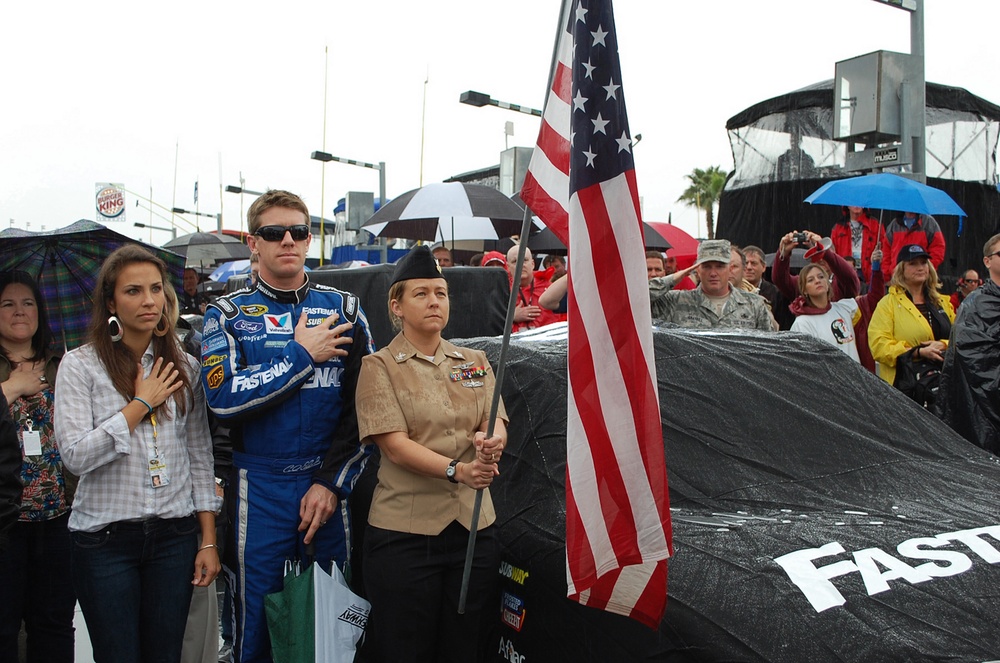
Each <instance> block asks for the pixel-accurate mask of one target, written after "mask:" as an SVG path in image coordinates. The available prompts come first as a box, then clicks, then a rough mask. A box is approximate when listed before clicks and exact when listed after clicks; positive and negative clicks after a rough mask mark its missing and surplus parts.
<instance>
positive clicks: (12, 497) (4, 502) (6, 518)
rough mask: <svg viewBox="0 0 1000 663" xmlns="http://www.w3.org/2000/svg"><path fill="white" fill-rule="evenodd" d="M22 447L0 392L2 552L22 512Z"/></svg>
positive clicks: (0, 535)
mask: <svg viewBox="0 0 1000 663" xmlns="http://www.w3.org/2000/svg"><path fill="white" fill-rule="evenodd" d="M23 490H24V487H23V486H22V485H21V445H20V443H19V442H18V439H17V428H16V427H15V426H14V420H13V419H11V418H10V408H9V407H8V406H7V399H6V398H4V395H3V392H0V550H3V549H4V548H6V547H7V530H8V529H9V528H10V526H11V525H13V524H14V522H15V521H16V520H17V514H18V513H19V512H20V510H21V493H22V491H23Z"/></svg>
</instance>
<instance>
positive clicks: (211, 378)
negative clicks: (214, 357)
mask: <svg viewBox="0 0 1000 663" xmlns="http://www.w3.org/2000/svg"><path fill="white" fill-rule="evenodd" d="M225 376H226V372H225V370H223V368H222V366H216V367H215V368H213V369H212V370H210V371H209V372H208V375H207V376H205V381H206V382H207V383H208V388H209V389H218V388H219V385H221V384H222V380H223V378H224V377H225Z"/></svg>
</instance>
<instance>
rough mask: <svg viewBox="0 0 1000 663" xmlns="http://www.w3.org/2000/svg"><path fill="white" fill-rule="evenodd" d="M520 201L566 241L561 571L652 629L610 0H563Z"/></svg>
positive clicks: (659, 504)
mask: <svg viewBox="0 0 1000 663" xmlns="http://www.w3.org/2000/svg"><path fill="white" fill-rule="evenodd" d="M560 26H561V29H560V31H559V36H558V37H557V42H556V51H555V59H556V62H555V63H554V64H553V70H552V74H551V81H550V90H549V94H548V95H547V101H546V104H545V110H544V112H543V116H542V126H541V129H540V131H539V134H538V144H537V145H536V148H535V151H534V154H533V155H532V158H531V162H530V164H529V166H528V174H527V176H526V177H525V183H524V186H523V188H522V190H521V198H522V199H523V200H524V202H525V203H527V205H528V206H529V207H530V208H531V209H532V211H534V212H535V214H537V215H538V216H539V218H541V220H542V221H543V222H544V223H545V225H547V226H548V227H549V228H551V229H552V231H553V232H554V233H555V234H556V235H558V236H559V237H560V239H561V240H562V241H563V242H564V243H565V244H566V245H567V246H568V247H569V255H570V263H571V275H570V282H569V389H568V403H567V430H566V439H567V452H566V455H567V462H566V577H567V584H568V595H569V597H570V598H572V599H575V600H578V601H579V602H580V603H583V604H585V605H589V606H592V607H596V608H601V609H604V610H608V611H610V612H615V613H618V614H623V615H628V616H630V617H632V618H634V619H636V620H638V621H641V622H643V623H644V624H647V625H649V626H650V627H652V628H656V627H657V626H658V625H659V622H660V619H661V618H662V617H663V611H664V608H665V607H666V600H667V596H666V593H667V577H666V576H667V563H666V560H667V558H668V557H669V556H670V554H671V552H672V537H671V529H670V508H669V503H668V497H667V471H666V464H665V461H664V454H663V435H662V432H661V428H660V408H659V399H658V395H657V388H656V369H655V366H654V363H653V337H652V331H651V315H650V308H649V291H648V286H647V283H646V272H645V257H644V248H643V240H642V224H641V219H640V215H639V195H638V192H637V188H636V182H635V164H634V162H633V159H632V141H631V137H630V135H629V128H628V118H627V117H626V114H625V99H624V95H623V89H622V78H621V67H620V65H619V62H618V41H617V37H616V35H615V25H614V15H613V12H612V7H611V0H564V6H563V10H562V15H561V18H560Z"/></svg>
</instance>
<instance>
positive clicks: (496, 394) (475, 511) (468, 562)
mask: <svg viewBox="0 0 1000 663" xmlns="http://www.w3.org/2000/svg"><path fill="white" fill-rule="evenodd" d="M530 231H531V209H529V208H528V206H527V205H525V206H524V220H523V221H522V222H521V234H520V236H519V237H520V241H519V242H518V248H517V268H516V269H515V270H514V271H513V274H514V275H515V276H514V277H513V278H512V279H511V283H510V297H509V298H508V300H507V320H506V322H505V323H504V329H503V341H502V342H501V343H500V359H499V360H498V361H497V370H496V384H494V386H493V401H492V403H490V418H489V422H488V423H487V425H486V439H489V438H491V437H493V429H494V427H495V426H496V423H497V410H499V409H500V391H501V387H502V386H503V378H504V373H505V372H506V368H507V348H508V347H509V346H510V332H511V329H512V328H513V326H514V308H515V306H516V304H517V293H518V292H519V291H520V290H521V281H520V278H521V277H520V275H521V270H522V269H524V252H525V249H527V247H528V233H529V232H530ZM482 505H483V490H482V489H481V488H480V489H479V490H477V491H476V501H475V503H474V504H473V507H472V524H470V525H469V544H468V545H467V546H466V548H465V567H464V568H463V569H462V589H461V592H460V593H459V595H458V614H460V615H464V614H465V600H466V598H468V596H469V577H470V576H471V575H472V558H473V556H474V555H475V553H476V532H477V530H478V529H479V511H480V509H481V508H482Z"/></svg>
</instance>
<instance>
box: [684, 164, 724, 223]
mask: <svg viewBox="0 0 1000 663" xmlns="http://www.w3.org/2000/svg"><path fill="white" fill-rule="evenodd" d="M685 177H687V178H688V181H689V182H690V185H689V186H688V188H687V189H685V190H684V193H682V194H681V196H680V198H678V199H677V202H683V203H687V204H688V205H690V206H691V207H695V208H697V209H703V210H705V225H706V226H707V230H708V235H707V237H708V239H715V213H714V210H715V204H716V203H717V202H719V196H721V195H722V187H723V186H725V184H726V173H724V172H723V171H722V168H721V167H719V166H709V167H708V168H706V169H704V170H703V169H701V168H695V169H694V170H692V171H691V172H690V173H688V174H687V175H685Z"/></svg>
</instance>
